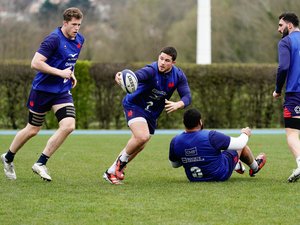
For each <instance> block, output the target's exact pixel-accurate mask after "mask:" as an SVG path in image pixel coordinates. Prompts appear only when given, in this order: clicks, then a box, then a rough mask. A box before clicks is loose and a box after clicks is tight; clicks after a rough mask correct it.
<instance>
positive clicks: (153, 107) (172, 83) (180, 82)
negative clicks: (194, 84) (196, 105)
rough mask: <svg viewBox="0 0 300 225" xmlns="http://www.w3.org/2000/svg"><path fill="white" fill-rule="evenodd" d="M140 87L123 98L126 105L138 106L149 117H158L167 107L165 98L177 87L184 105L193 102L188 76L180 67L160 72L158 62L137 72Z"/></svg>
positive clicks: (168, 97) (169, 96)
mask: <svg viewBox="0 0 300 225" xmlns="http://www.w3.org/2000/svg"><path fill="white" fill-rule="evenodd" d="M135 74H136V76H137V79H138V82H139V83H138V88H137V90H136V91H135V92H133V93H132V94H127V95H126V96H125V97H124V99H123V105H124V107H133V108H134V107H138V108H140V109H142V110H143V111H144V113H145V115H147V117H148V118H151V119H157V118H158V117H159V115H160V114H161V112H162V111H163V109H164V107H165V99H167V100H169V99H170V98H171V96H172V94H173V92H174V91H175V90H176V89H177V91H178V94H179V96H180V98H181V100H182V101H183V102H184V106H185V107H186V106H188V105H189V104H190V103H191V92H190V88H189V85H188V82H187V78H186V76H185V74H184V73H183V71H182V70H181V69H179V68H178V67H176V66H174V65H173V67H172V70H171V71H170V72H168V73H160V72H159V70H158V65H157V62H153V63H152V64H150V65H147V66H145V67H143V68H142V69H140V70H137V71H136V72H135Z"/></svg>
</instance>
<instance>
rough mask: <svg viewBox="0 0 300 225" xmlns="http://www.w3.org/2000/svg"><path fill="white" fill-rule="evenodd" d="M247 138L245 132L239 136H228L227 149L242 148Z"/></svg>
mask: <svg viewBox="0 0 300 225" xmlns="http://www.w3.org/2000/svg"><path fill="white" fill-rule="evenodd" d="M248 140H249V137H248V135H247V134H245V133H242V134H241V135H240V136H239V137H230V143H229V146H228V149H230V150H240V149H243V148H244V147H245V146H246V144H247V142H248Z"/></svg>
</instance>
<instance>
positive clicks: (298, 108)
mask: <svg viewBox="0 0 300 225" xmlns="http://www.w3.org/2000/svg"><path fill="white" fill-rule="evenodd" d="M294 110H295V113H296V114H299V113H300V106H299V105H297V106H296V107H295V108H294Z"/></svg>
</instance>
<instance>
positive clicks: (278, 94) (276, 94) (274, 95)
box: [273, 91, 281, 98]
mask: <svg viewBox="0 0 300 225" xmlns="http://www.w3.org/2000/svg"><path fill="white" fill-rule="evenodd" d="M280 96H281V93H276V91H274V92H273V97H274V98H279V97H280Z"/></svg>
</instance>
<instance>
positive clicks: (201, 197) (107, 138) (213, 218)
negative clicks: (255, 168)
mask: <svg viewBox="0 0 300 225" xmlns="http://www.w3.org/2000/svg"><path fill="white" fill-rule="evenodd" d="M48 137H49V136H37V137H35V138H33V139H32V140H30V141H29V142H28V143H27V144H26V145H25V146H24V147H23V149H21V151H20V152H19V153H18V155H17V156H16V158H15V168H16V172H17V177H18V179H17V180H16V181H9V180H7V179H6V178H5V177H4V174H2V175H1V174H0V175H1V176H0V198H1V204H0V223H1V224H5V225H6V224H7V225H9V224H18V225H19V224H24V225H25V224H30V225H33V224H38V225H43V224H45V225H46V224H47V225H52V224H53V225H54V224H55V225H58V224H72V225H77V224H78V225H84V224H88V225H90V224H170V225H171V224H172V225H176V224H178V225H179V224H289V225H292V224H299V218H300V216H299V212H300V206H299V205H300V204H299V194H298V193H299V188H300V182H298V183H291V184H289V183H287V182H286V179H287V177H288V176H289V175H290V173H291V171H292V169H293V168H294V167H295V166H296V163H295V161H294V159H293V157H292V155H291V154H290V153H289V151H288V148H287V144H286V141H285V136H284V135H253V136H252V137H251V139H250V142H249V146H250V147H251V148H252V150H253V152H254V154H255V155H257V154H258V153H260V152H262V151H263V152H265V153H266V154H267V164H266V165H265V167H264V168H263V170H262V171H261V172H260V173H259V174H258V175H257V177H255V178H251V177H249V175H248V174H244V175H240V174H237V173H234V174H233V176H232V177H231V178H230V180H229V181H226V182H223V183H217V182H213V183H189V182H188V181H187V179H186V177H185V174H184V171H183V169H182V168H179V169H173V168H171V166H170V165H169V162H168V146H169V142H170V140H171V138H172V135H154V136H153V137H152V139H151V140H150V142H149V144H148V145H147V147H146V148H145V149H144V151H143V152H142V153H141V154H140V155H138V156H137V157H136V158H135V160H134V161H132V162H131V163H130V164H129V165H128V167H127V169H126V179H125V181H124V183H125V184H124V185H122V186H113V185H110V184H108V183H106V182H105V181H104V180H103V179H102V174H103V172H104V171H105V170H106V168H107V167H109V166H110V165H111V163H112V162H113V161H114V160H115V157H116V156H117V154H118V153H119V151H120V150H121V149H122V147H123V146H124V145H125V143H126V142H127V139H128V138H129V135H90V136H89V135H72V136H70V137H69V139H67V140H66V142H65V143H64V144H63V146H62V147H61V148H60V149H59V150H58V151H57V152H56V154H54V155H53V157H52V158H51V159H50V160H49V162H48V164H47V165H48V167H49V169H50V172H51V176H52V179H53V181H52V182H50V183H47V182H44V181H42V180H41V179H39V178H38V176H36V175H34V174H33V173H32V171H31V166H32V164H33V163H34V162H35V161H36V159H37V158H38V156H39V155H40V153H41V150H42V148H43V146H44V144H45V142H46V141H47V139H48ZM12 138H13V136H1V137H0V148H1V149H2V151H4V149H7V147H8V146H9V144H10V142H11V140H12ZM1 170H2V169H1ZM1 173H2V172H1Z"/></svg>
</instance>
